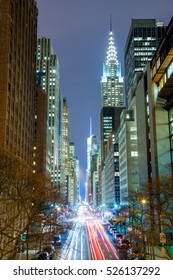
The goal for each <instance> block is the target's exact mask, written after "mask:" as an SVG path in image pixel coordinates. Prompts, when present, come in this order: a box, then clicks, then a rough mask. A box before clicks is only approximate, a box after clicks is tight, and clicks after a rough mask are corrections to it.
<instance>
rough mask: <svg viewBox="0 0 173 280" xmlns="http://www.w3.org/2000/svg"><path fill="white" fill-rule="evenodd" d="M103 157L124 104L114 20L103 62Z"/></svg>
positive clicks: (101, 120) (101, 119)
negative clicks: (113, 28)
mask: <svg viewBox="0 0 173 280" xmlns="http://www.w3.org/2000/svg"><path fill="white" fill-rule="evenodd" d="M101 100H102V102H101V103H102V104H101V105H102V109H101V116H100V122H101V125H100V127H101V157H102V159H104V158H105V145H106V143H107V141H108V138H109V135H110V134H111V133H112V132H113V131H115V130H116V127H115V125H118V123H117V119H119V114H120V112H121V109H123V106H124V86H123V77H122V76H121V64H120V63H119V61H118V55H117V49H116V45H115V39H114V33H113V31H112V21H110V31H109V35H108V46H107V50H106V57H105V61H104V64H103V76H102V78H101Z"/></svg>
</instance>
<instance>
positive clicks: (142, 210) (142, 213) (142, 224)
mask: <svg viewBox="0 0 173 280" xmlns="http://www.w3.org/2000/svg"><path fill="white" fill-rule="evenodd" d="M146 204H147V200H146V199H145V198H142V199H141V230H142V245H143V252H144V257H145V256H146V236H145V234H144V206H145V205H146Z"/></svg>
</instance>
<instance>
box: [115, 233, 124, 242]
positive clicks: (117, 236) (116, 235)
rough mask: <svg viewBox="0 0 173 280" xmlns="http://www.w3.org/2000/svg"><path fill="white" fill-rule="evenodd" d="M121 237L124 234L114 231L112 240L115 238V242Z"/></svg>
mask: <svg viewBox="0 0 173 280" xmlns="http://www.w3.org/2000/svg"><path fill="white" fill-rule="evenodd" d="M123 238H124V236H123V234H121V233H116V234H115V235H114V240H115V241H116V242H118V241H120V240H121V239H123Z"/></svg>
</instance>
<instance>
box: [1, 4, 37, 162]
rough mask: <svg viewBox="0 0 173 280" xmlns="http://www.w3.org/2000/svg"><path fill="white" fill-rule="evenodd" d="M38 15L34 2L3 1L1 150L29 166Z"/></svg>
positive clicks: (32, 131)
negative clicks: (16, 156) (6, 151)
mask: <svg viewBox="0 0 173 280" xmlns="http://www.w3.org/2000/svg"><path fill="white" fill-rule="evenodd" d="M21 11H22V12H21ZM37 15H38V11H37V4H36V1H34V0H28V1H23V0H18V1H17V0H1V1H0V73H1V74H0V99H1V110H0V124H1V125H0V149H2V150H4V149H6V150H8V151H10V152H11V153H12V154H14V155H18V156H19V157H20V158H21V159H23V160H24V161H26V162H27V163H29V164H32V153H33V140H34V139H33V137H34V113H33V112H34V98H35V93H36V74H35V68H36V44H37V42H36V38H37Z"/></svg>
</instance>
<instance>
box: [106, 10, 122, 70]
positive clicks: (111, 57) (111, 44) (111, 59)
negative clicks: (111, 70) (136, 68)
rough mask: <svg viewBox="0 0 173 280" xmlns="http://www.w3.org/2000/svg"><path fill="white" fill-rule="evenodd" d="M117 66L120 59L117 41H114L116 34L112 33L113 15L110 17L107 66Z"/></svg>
mask: <svg viewBox="0 0 173 280" xmlns="http://www.w3.org/2000/svg"><path fill="white" fill-rule="evenodd" d="M112 63H113V64H116V65H118V64H119V63H118V57H117V49H116V46H115V39H114V33H113V31H112V15H111V16H110V31H109V35H108V45H107V50H106V59H105V64H106V65H110V64H112Z"/></svg>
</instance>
